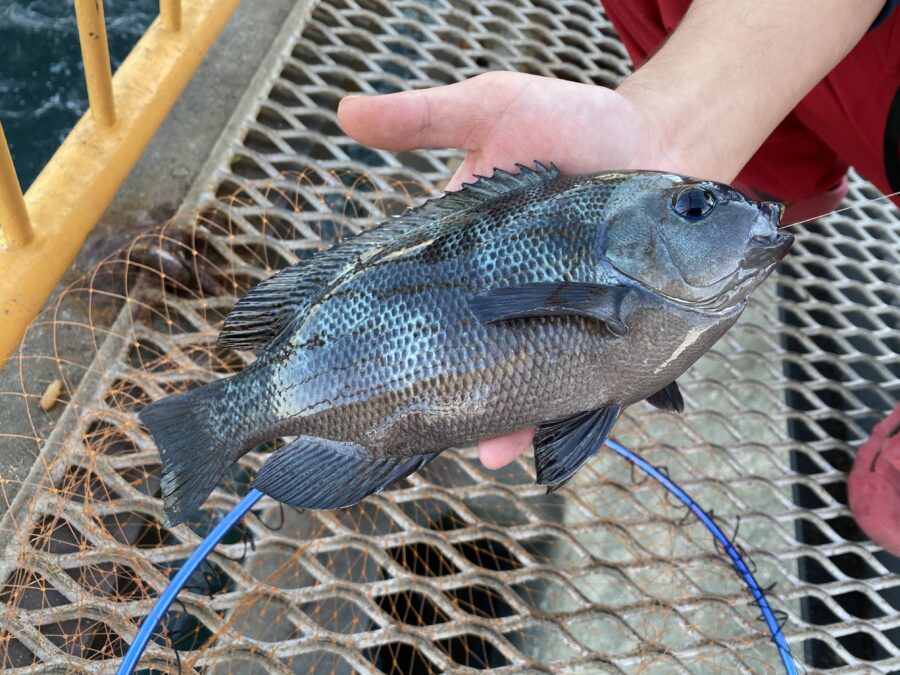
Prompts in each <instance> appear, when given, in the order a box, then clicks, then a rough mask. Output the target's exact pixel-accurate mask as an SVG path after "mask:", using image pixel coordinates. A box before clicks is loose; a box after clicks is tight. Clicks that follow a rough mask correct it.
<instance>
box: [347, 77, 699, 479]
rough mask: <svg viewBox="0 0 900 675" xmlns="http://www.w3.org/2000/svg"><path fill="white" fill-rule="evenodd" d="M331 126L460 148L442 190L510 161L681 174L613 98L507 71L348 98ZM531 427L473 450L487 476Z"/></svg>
mask: <svg viewBox="0 0 900 675" xmlns="http://www.w3.org/2000/svg"><path fill="white" fill-rule="evenodd" d="M338 122H339V123H340V125H341V127H342V128H343V129H344V131H346V132H347V134H348V135H349V136H351V137H353V138H354V139H356V140H357V141H359V142H360V143H364V144H366V145H371V146H375V147H378V148H383V149H385V150H393V151H405V150H413V149H417V148H460V149H465V150H466V158H465V160H464V161H463V163H462V164H461V165H460V167H459V168H458V169H457V170H456V173H454V175H453V177H452V178H451V179H450V182H449V183H448V185H447V189H448V190H458V189H459V188H460V186H461V185H462V183H464V182H469V181H471V180H472V179H473V176H475V175H483V176H489V175H491V173H492V172H493V170H494V169H495V168H499V169H506V170H514V168H515V164H516V163H517V162H519V163H523V164H530V163H531V162H533V161H540V162H543V163H545V164H549V163H550V162H554V163H555V164H556V165H557V166H558V167H559V168H560V170H561V171H562V172H563V173H566V174H580V173H588V172H593V171H602V170H605V169H661V170H670V171H677V172H680V173H683V172H684V171H683V169H684V163H683V162H681V161H680V160H679V159H678V158H677V157H675V156H674V155H673V154H672V153H671V151H669V149H668V143H667V139H666V134H665V133H664V129H663V126H662V125H660V124H656V123H655V122H654V120H653V119H651V118H650V117H649V115H648V113H647V112H646V111H644V110H642V109H641V107H640V106H636V105H635V104H634V103H633V102H632V101H631V100H630V99H629V98H628V96H626V95H625V94H623V93H620V92H618V91H613V90H611V89H606V88H603V87H597V86H591V85H586V84H578V83H574V82H567V81H564V80H556V79H552V78H545V77H539V76H536V75H525V74H523V73H513V72H492V73H486V74H484V75H479V76H478V77H474V78H472V79H470V80H465V81H464V82H460V83H457V84H451V85H447V86H443V87H435V88H432V89H425V90H419V91H408V92H401V93H397V94H387V95H384V96H373V97H363V96H350V97H347V98H345V99H344V100H342V101H341V103H340V106H338ZM533 435H534V429H523V430H521V431H517V432H515V433H512V434H507V435H505V436H499V437H497V438H490V439H487V440H483V441H481V443H479V445H478V455H479V457H480V458H481V462H482V464H484V466H485V467H486V468H488V469H498V468H500V467H502V466H504V465H506V464H508V463H509V462H511V461H512V460H513V459H515V458H516V457H517V456H518V455H520V454H521V453H522V452H524V451H525V450H526V449H527V448H528V446H529V445H530V444H531V440H532V437H533Z"/></svg>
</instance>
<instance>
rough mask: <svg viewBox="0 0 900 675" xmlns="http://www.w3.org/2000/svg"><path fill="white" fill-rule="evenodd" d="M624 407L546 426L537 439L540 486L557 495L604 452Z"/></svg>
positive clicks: (587, 413) (567, 419)
mask: <svg viewBox="0 0 900 675" xmlns="http://www.w3.org/2000/svg"><path fill="white" fill-rule="evenodd" d="M621 412H622V406H621V405H619V404H611V405H608V406H604V407H603V408H598V409H597V410H590V411H588V412H583V413H579V414H578V415H572V416H571V417H566V418H563V419H560V420H554V421H551V422H545V423H544V424H541V425H539V426H538V428H537V432H536V433H535V435H534V467H535V470H536V472H537V482H538V484H540V485H546V486H547V492H553V491H554V490H557V489H559V488H560V487H562V486H563V485H565V484H566V483H567V482H568V481H569V479H570V478H571V477H572V476H573V475H575V472H576V471H578V469H580V468H581V467H582V465H584V463H585V462H587V461H588V460H589V459H590V458H591V457H593V456H594V455H596V454H597V453H598V452H600V449H601V448H602V447H603V443H605V442H606V438H607V436H609V432H610V429H612V427H613V424H615V422H616V420H617V419H618V418H619V414H620V413H621Z"/></svg>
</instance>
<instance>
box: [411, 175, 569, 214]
mask: <svg viewBox="0 0 900 675" xmlns="http://www.w3.org/2000/svg"><path fill="white" fill-rule="evenodd" d="M516 167H517V168H518V169H519V173H510V172H509V171H504V170H503V169H494V173H493V175H491V176H475V178H476V180H475V182H474V183H463V186H462V188H460V189H459V190H458V191H456V192H445V193H444V195H443V196H442V197H439V198H437V199H429V200H428V201H427V202H425V203H424V204H422V205H421V206H418V207H416V208H414V209H411V210H410V211H407V212H406V213H405V214H403V215H402V216H401V218H403V219H407V218H408V219H410V220H414V221H416V222H418V223H420V224H424V222H425V221H432V222H433V221H434V220H437V219H439V218H443V217H445V216H447V215H449V214H451V213H459V212H460V211H467V210H469V209H472V208H476V207H478V206H482V205H484V204H487V203H488V202H491V201H493V200H495V199H497V198H499V197H505V196H508V195H511V194H513V193H518V192H524V191H525V190H528V189H530V188H534V187H538V186H540V185H546V184H547V183H552V182H553V181H555V180H556V179H557V178H559V176H560V173H559V169H558V168H557V167H556V164H554V163H553V162H550V166H544V165H543V164H541V163H540V162H535V163H534V167H535V168H533V169H531V168H529V167H527V166H525V165H524V164H516Z"/></svg>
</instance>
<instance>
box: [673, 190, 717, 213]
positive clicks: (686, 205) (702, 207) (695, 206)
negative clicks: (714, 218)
mask: <svg viewBox="0 0 900 675" xmlns="http://www.w3.org/2000/svg"><path fill="white" fill-rule="evenodd" d="M715 205H716V196H715V195H714V194H713V193H712V192H710V191H709V190H707V189H706V188H705V187H702V186H700V185H689V186H688V187H686V188H682V189H681V190H679V191H678V192H676V193H675V196H674V197H672V208H673V209H674V210H675V213H677V214H678V215H679V216H681V217H682V218H684V219H685V220H692V221H693V220H700V219H701V218H703V217H705V216H706V215H708V214H709V212H710V211H712V209H713V207H714V206H715Z"/></svg>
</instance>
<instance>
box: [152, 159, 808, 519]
mask: <svg viewBox="0 0 900 675" xmlns="http://www.w3.org/2000/svg"><path fill="white" fill-rule="evenodd" d="M519 168H520V171H519V173H516V174H511V173H507V172H504V171H496V172H495V173H494V175H493V176H492V177H491V178H480V179H479V180H478V181H477V182H476V183H474V184H471V185H468V186H466V187H465V188H464V189H463V190H461V191H460V192H456V193H451V194H447V195H445V196H443V197H442V198H439V199H434V200H431V201H428V202H426V203H425V204H424V205H422V206H420V207H419V208H416V209H414V210H412V211H410V212H408V213H407V214H405V215H403V216H400V217H398V218H395V219H392V220H389V221H388V222H386V223H384V224H382V225H380V226H379V227H377V228H374V229H372V230H369V231H368V232H365V233H363V234H360V235H358V236H356V237H353V238H351V239H349V240H347V241H346V242H344V243H341V244H338V245H335V246H334V247H332V248H331V249H330V250H328V251H326V252H324V253H322V254H320V255H318V256H316V257H314V258H312V259H310V260H307V261H301V262H300V263H298V264H297V265H295V266H293V267H289V268H287V269H285V270H282V271H281V272H279V273H277V274H276V275H274V276H273V277H271V278H269V279H267V280H266V281H264V282H262V283H260V284H259V285H258V286H256V287H255V288H254V289H253V290H251V291H250V293H249V294H248V295H246V296H245V297H244V298H242V299H241V300H240V301H239V302H238V303H237V305H236V306H235V308H234V309H233V310H232V312H231V314H230V315H229V316H228V318H227V319H226V320H225V325H224V328H223V329H222V332H221V335H220V336H219V340H218V344H220V345H224V346H228V347H232V348H235V349H253V350H256V351H258V352H259V357H258V359H257V360H256V361H255V362H254V363H253V365H251V366H249V367H248V368H246V369H245V370H243V371H242V372H240V373H238V374H236V375H234V376H232V377H229V378H226V379H223V380H219V381H216V382H212V383H210V384H206V385H204V386H202V387H199V388H197V389H194V390H192V391H189V392H187V393H184V394H179V395H176V396H171V397H168V398H165V399H162V400H160V401H157V402H155V403H153V404H151V405H149V406H148V407H146V408H145V409H144V410H143V411H142V412H141V413H140V418H141V420H142V422H143V423H144V424H145V425H146V426H147V427H148V428H149V430H150V432H151V434H152V435H153V437H154V439H155V440H156V443H157V446H158V448H159V451H160V456H161V458H162V463H163V473H162V491H163V500H164V503H165V510H166V516H167V519H168V522H169V523H170V524H174V523H178V522H181V521H182V520H184V519H185V517H187V516H188V515H189V514H190V513H191V512H192V511H193V510H195V509H196V508H198V507H199V506H200V505H201V504H202V503H203V502H204V501H205V500H206V498H207V496H208V495H209V493H210V492H211V491H212V489H213V488H214V487H215V485H216V484H217V483H218V482H219V480H220V479H221V477H222V475H223V474H224V472H225V471H226V470H227V468H228V467H229V466H230V465H231V464H232V463H234V462H235V461H236V460H237V459H238V458H239V457H241V456H242V455H243V454H244V453H246V452H247V451H249V450H250V449H252V448H253V447H255V446H257V445H259V444H260V443H263V442H266V441H270V440H272V439H275V438H278V437H281V436H296V437H297V438H296V440H294V441H292V442H291V443H289V444H287V445H286V446H284V447H282V448H280V449H279V450H277V451H276V452H275V453H273V454H272V455H271V456H270V457H269V458H268V459H267V460H266V462H265V464H264V465H263V467H262V468H261V469H260V471H259V472H258V473H257V475H256V476H255V480H254V485H255V487H257V488H258V489H259V490H261V491H262V492H264V493H266V494H268V495H270V496H271V497H273V498H275V499H277V500H279V501H282V502H285V503H288V504H292V505H294V506H297V507H303V508H312V509H332V508H339V507H345V506H350V505H352V504H355V503H357V502H359V501H360V500H362V499H364V498H365V497H366V496H367V495H370V494H372V493H374V492H378V491H380V490H383V489H384V488H386V487H387V486H389V485H391V484H392V483H394V482H396V481H398V480H400V479H401V478H403V477H405V476H408V475H409V474H410V473H412V472H414V471H417V470H418V469H421V468H422V467H423V466H425V465H426V464H427V463H428V462H430V461H431V460H432V459H434V458H435V457H436V456H437V455H438V454H440V452H441V451H443V450H444V449H446V448H448V447H451V446H454V445H460V444H464V443H469V442H473V441H476V440H478V439H481V438H486V437H491V436H497V435H500V434H503V433H506V432H511V431H514V430H516V429H520V428H523V427H528V426H536V427H537V433H536V437H535V442H534V461H535V468H536V472H537V481H538V483H540V484H542V485H546V486H548V488H549V489H551V490H552V489H556V488H558V487H559V486H560V485H562V484H563V483H565V482H566V481H567V480H569V478H571V476H572V475H573V474H574V473H575V472H576V471H577V470H578V469H579V468H580V467H581V466H582V465H583V464H584V463H585V462H586V461H587V460H588V459H589V458H590V457H592V456H593V455H594V454H596V453H597V452H598V451H599V449H600V447H601V446H602V444H603V442H604V440H605V439H606V437H607V435H608V434H609V431H610V428H611V427H612V425H613V424H614V423H615V421H616V419H617V418H618V416H619V414H620V413H621V411H622V409H623V408H624V407H625V406H628V405H631V404H632V403H635V402H637V401H641V400H643V399H647V400H649V401H650V402H651V403H652V404H654V405H656V406H658V407H661V408H665V409H670V410H673V411H679V412H680V411H681V410H682V409H683V405H684V404H683V401H682V397H681V394H680V392H679V391H678V386H677V384H676V383H675V379H676V378H677V377H678V376H680V375H681V374H682V373H683V372H684V371H685V370H687V368H689V367H690V366H691V365H692V364H693V363H694V362H695V361H696V360H697V359H698V358H699V357H700V356H701V355H702V354H703V353H705V352H706V351H707V350H708V349H709V348H710V347H711V346H712V345H713V344H714V343H715V342H716V341H717V340H718V339H719V338H720V337H722V335H723V334H724V333H725V332H726V331H727V330H728V329H729V327H731V326H732V325H733V324H734V322H735V321H736V320H737V318H738V316H740V314H741V312H742V311H743V309H744V307H745V305H746V302H747V298H748V297H749V295H750V294H751V293H752V292H753V290H754V289H755V288H756V287H757V286H758V285H759V284H760V283H762V281H763V280H764V279H765V278H766V277H767V276H768V274H769V273H770V272H771V270H772V269H773V267H774V266H775V265H776V264H777V262H778V261H779V260H781V258H783V257H784V255H785V254H786V253H787V251H788V249H789V248H790V245H791V243H792V241H793V238H792V237H791V236H790V235H785V234H779V233H778V230H777V228H778V225H779V222H780V217H781V214H782V207H781V206H780V205H779V204H775V203H759V202H753V201H750V200H749V199H747V198H746V197H744V196H743V195H742V194H740V193H739V192H737V191H736V190H734V189H733V188H731V187H729V186H727V185H723V184H721V183H714V182H710V181H702V180H695V179H692V178H686V177H684V176H678V175H673V174H670V173H662V172H651V171H620V172H606V173H598V174H593V175H585V176H569V177H567V176H562V175H560V173H559V171H558V170H557V169H556V167H554V166H553V165H551V166H550V167H545V166H543V165H541V164H537V165H536V168H535V169H530V168H526V167H524V166H520V167H519Z"/></svg>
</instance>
